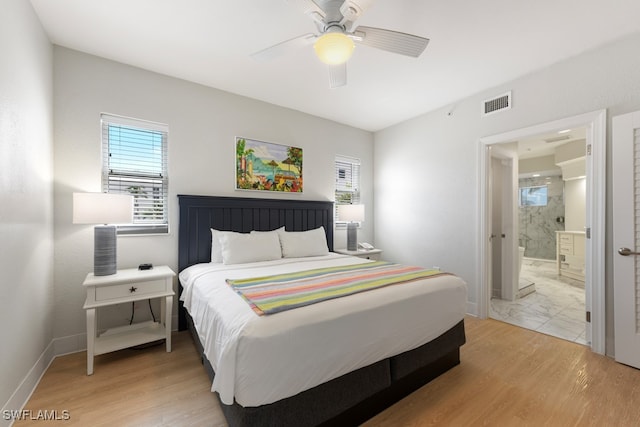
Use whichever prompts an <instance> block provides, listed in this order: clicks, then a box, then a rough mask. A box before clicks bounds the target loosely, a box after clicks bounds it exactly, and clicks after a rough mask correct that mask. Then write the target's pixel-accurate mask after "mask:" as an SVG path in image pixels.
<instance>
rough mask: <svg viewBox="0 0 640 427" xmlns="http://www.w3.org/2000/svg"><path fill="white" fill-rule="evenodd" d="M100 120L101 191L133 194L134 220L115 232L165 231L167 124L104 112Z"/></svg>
mask: <svg viewBox="0 0 640 427" xmlns="http://www.w3.org/2000/svg"><path fill="white" fill-rule="evenodd" d="M101 122H102V191H104V192H106V193H119V194H131V195H133V206H134V207H133V224H131V225H123V226H118V234H158V233H168V232H169V220H168V215H167V212H168V184H169V183H168V178H167V134H168V131H169V129H168V127H167V125H163V124H160V123H153V122H147V121H142V120H135V119H128V118H124V117H118V116H110V115H107V114H103V115H102V116H101Z"/></svg>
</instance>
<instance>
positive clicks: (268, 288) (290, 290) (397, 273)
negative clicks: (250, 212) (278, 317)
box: [226, 261, 450, 316]
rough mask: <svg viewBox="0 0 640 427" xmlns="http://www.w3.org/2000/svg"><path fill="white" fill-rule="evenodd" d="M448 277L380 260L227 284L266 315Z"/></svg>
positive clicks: (439, 273) (440, 272) (258, 311)
mask: <svg viewBox="0 0 640 427" xmlns="http://www.w3.org/2000/svg"><path fill="white" fill-rule="evenodd" d="M448 274H450V273H444V272H442V271H440V270H427V269H424V268H421V267H412V266H406V265H400V264H393V263H390V262H386V261H377V262H371V263H366V264H356V265H347V266H340V267H327V268H318V269H314V270H307V271H300V272H295V273H286V274H278V275H274V276H267V277H256V278H252V279H238V280H233V279H227V280H226V281H227V283H228V284H229V285H230V286H231V287H232V288H233V289H234V290H235V291H236V292H237V293H238V294H239V295H240V296H242V298H244V299H245V300H246V301H247V302H248V303H249V305H250V306H251V308H252V309H253V310H254V311H255V312H256V313H257V314H258V315H260V316H262V315H263V314H272V313H278V312H280V311H285V310H290V309H292V308H297V307H302V306H305V305H310V304H315V303H317V302H321V301H326V300H329V299H333V298H340V297H343V296H347V295H352V294H355V293H359V292H364V291H369V290H373V289H378V288H381V287H384V286H389V285H395V284H399V283H406V282H411V281H414V280H420V279H424V278H427V277H436V276H441V275H448Z"/></svg>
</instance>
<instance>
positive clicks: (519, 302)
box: [489, 127, 588, 345]
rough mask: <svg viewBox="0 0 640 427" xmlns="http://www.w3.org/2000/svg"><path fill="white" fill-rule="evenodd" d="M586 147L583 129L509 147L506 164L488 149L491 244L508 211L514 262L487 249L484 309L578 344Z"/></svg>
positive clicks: (582, 338) (500, 153)
mask: <svg viewBox="0 0 640 427" xmlns="http://www.w3.org/2000/svg"><path fill="white" fill-rule="evenodd" d="M586 146H587V144H586V128H585V127H581V128H573V129H562V130H560V131H558V132H552V133H546V134H540V135H534V136H530V137H525V138H521V139H519V140H518V141H515V142H512V143H510V144H509V145H508V147H510V148H511V149H510V152H511V153H512V156H511V157H509V158H508V160H505V149H504V147H505V146H502V147H500V148H501V149H498V150H496V149H494V150H492V154H491V157H492V159H491V161H492V171H493V173H492V180H493V182H492V186H493V189H494V190H496V191H493V192H492V194H493V197H492V199H493V206H494V209H493V210H492V223H493V224H494V225H493V232H492V235H496V236H497V235H498V234H499V235H500V236H501V239H500V240H493V243H492V245H493V246H502V244H501V243H502V240H503V239H504V238H505V237H506V234H507V233H506V232H505V230H509V229H513V227H512V226H511V224H504V218H509V215H508V212H509V211H514V212H515V223H516V226H517V228H516V229H517V245H518V255H517V257H515V258H513V259H508V260H507V259H504V257H503V256H502V254H501V253H502V248H501V250H500V252H497V251H496V248H495V247H494V248H493V265H494V269H493V271H494V274H493V275H492V279H493V280H492V285H493V287H492V294H491V300H490V306H489V317H491V318H494V319H497V320H501V321H504V322H507V323H510V324H514V325H517V326H520V327H524V328H527V329H531V330H535V331H538V332H541V333H545V334H547V335H552V336H556V337H558V338H562V339H565V340H568V341H572V342H576V343H579V344H584V345H586V344H587V343H588V342H587V337H586V332H587V331H586V329H587V328H586V322H585V312H586V308H585V299H586V295H585V274H584V272H585V252H586V251H585V246H586V245H585V221H586V219H585V218H586V160H585V157H586V149H587V147H586ZM512 169H513V170H512ZM514 175H515V176H516V177H514ZM512 184H513V185H512ZM508 193H510V194H508ZM502 203H506V204H507V205H506V206H504V207H502V206H501V205H502ZM505 212H507V213H506V214H505ZM502 236H504V237H502ZM508 263H511V265H509V264H508ZM511 270H514V273H515V277H516V278H515V279H514V280H512V281H509V280H508V277H509V274H510V272H511ZM505 271H506V272H507V275H505V274H504V272H505ZM498 272H500V274H497V273H498ZM505 276H506V277H507V278H506V279H505Z"/></svg>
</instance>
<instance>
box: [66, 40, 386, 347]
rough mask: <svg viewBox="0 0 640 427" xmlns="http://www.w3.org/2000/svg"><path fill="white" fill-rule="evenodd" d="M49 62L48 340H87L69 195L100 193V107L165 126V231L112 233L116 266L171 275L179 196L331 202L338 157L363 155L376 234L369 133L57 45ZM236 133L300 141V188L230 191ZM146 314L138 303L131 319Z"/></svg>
mask: <svg viewBox="0 0 640 427" xmlns="http://www.w3.org/2000/svg"><path fill="white" fill-rule="evenodd" d="M54 63H55V66H54V69H55V78H54V88H55V93H56V96H55V112H56V114H55V218H56V227H55V254H56V267H57V268H56V273H55V283H56V293H55V298H56V305H55V306H56V313H55V330H54V336H56V337H72V338H73V337H74V336H76V335H77V341H78V342H77V346H78V347H80V348H81V347H82V346H83V344H84V343H83V335H82V334H83V333H84V332H85V319H84V311H83V309H82V305H83V303H84V298H85V294H84V291H83V289H82V286H81V283H82V281H83V280H84V277H85V276H86V274H87V273H88V272H89V271H91V270H92V268H93V258H92V256H93V255H92V252H93V232H92V228H91V227H90V226H80V225H73V224H71V208H72V203H71V199H72V193H73V192H74V191H100V170H101V169H100V168H101V157H100V155H101V151H100V144H101V142H100V113H102V112H107V113H112V114H118V115H123V116H129V117H134V118H140V119H145V120H151V121H155V122H161V123H166V124H168V125H169V196H170V198H169V200H170V203H171V205H170V210H169V215H170V224H169V225H170V229H171V233H170V235H168V236H154V237H119V238H118V266H119V267H120V268H126V267H135V266H137V265H138V264H140V263H142V262H150V263H153V264H156V265H158V264H168V265H169V266H170V267H172V268H173V269H174V270H176V271H177V264H178V236H177V226H178V203H177V198H176V195H177V194H202V195H226V196H237V197H274V196H277V197H282V198H292V199H307V200H333V197H334V196H333V192H334V159H335V155H336V154H342V155H347V156H351V157H357V158H360V159H361V160H362V168H361V171H362V182H363V191H362V200H363V202H364V203H365V204H366V205H367V218H368V220H367V221H366V222H365V223H364V227H363V228H362V229H361V230H359V236H360V240H365V241H373V240H374V239H373V237H374V236H373V231H372V230H373V194H372V180H373V178H372V167H373V135H372V134H371V133H370V132H365V131H362V130H358V129H354V128H351V127H348V126H344V125H340V124H337V123H334V122H331V121H328V120H324V119H319V118H316V117H313V116H309V115H307V114H303V113H300V112H297V111H293V110H289V109H285V108H281V107H277V106H274V105H271V104H266V103H263V102H260V101H256V100H252V99H249V98H244V97H240V96H237V95H233V94H230V93H227V92H222V91H220V90H216V89H212V88H207V87H204V86H200V85H197V84H194V83H189V82H186V81H182V80H178V79H175V78H171V77H167V76H163V75H159V74H155V73H152V72H149V71H145V70H141V69H138V68H134V67H130V66H127V65H124V64H120V63H116V62H113V61H109V60H106V59H102V58H98V57H95V56H91V55H87V54H83V53H80V52H77V51H72V50H69V49H65V48H61V47H56V48H55V50H54ZM236 136H245V137H249V138H254V139H259V140H264V141H270V142H277V143H282V144H291V145H295V146H298V147H302V148H303V150H304V194H302V195H291V194H280V195H274V194H271V193H265V192H246V191H245V192H239V191H234V183H235V181H234V173H235V166H234V165H235V139H234V138H235V137H236ZM369 218H371V220H369ZM334 246H335V247H336V248H340V247H345V246H346V232H345V231H343V230H338V231H337V232H336V238H335V245H334ZM147 315H148V313H147V308H146V307H145V306H144V305H142V306H141V308H140V313H139V314H138V313H136V320H139V319H143V318H144V316H147ZM129 316H130V307H129V306H125V307H119V308H116V309H113V310H110V311H108V312H107V313H106V314H104V315H103V316H102V320H101V324H100V326H103V327H104V326H108V325H112V324H123V322H125V321H128V318H129ZM70 346H72V343H70Z"/></svg>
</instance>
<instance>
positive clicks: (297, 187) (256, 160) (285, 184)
mask: <svg viewBox="0 0 640 427" xmlns="http://www.w3.org/2000/svg"><path fill="white" fill-rule="evenodd" d="M236 189H238V190H261V191H283V192H287V193H302V148H298V147H288V146H286V145H280V144H273V143H271V142H263V141H256V140H253V139H248V138H240V137H236Z"/></svg>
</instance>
